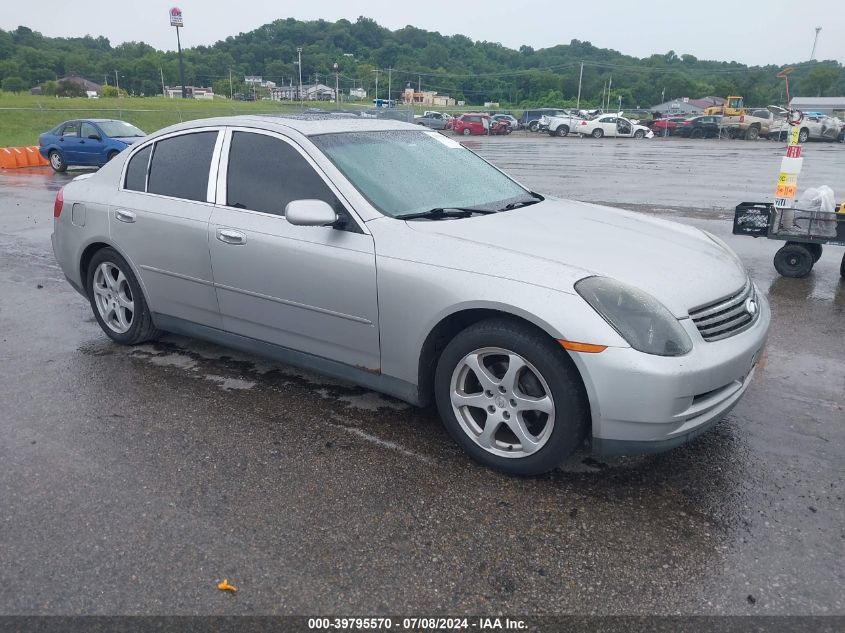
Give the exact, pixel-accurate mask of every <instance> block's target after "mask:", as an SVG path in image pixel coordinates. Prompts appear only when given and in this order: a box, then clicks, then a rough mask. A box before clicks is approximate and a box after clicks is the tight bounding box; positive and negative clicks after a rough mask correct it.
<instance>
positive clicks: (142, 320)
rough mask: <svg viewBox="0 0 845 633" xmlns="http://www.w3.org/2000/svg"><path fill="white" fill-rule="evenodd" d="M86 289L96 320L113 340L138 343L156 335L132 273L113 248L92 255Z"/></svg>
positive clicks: (129, 343)
mask: <svg viewBox="0 0 845 633" xmlns="http://www.w3.org/2000/svg"><path fill="white" fill-rule="evenodd" d="M87 289H88V299H89V301H90V303H91V309H92V310H93V311H94V316H95V317H96V319H97V323H99V324H100V327H101V328H102V329H103V332H105V333H106V334H107V335H108V336H109V338H111V339H112V340H113V341H116V342H118V343H121V344H123V345H137V344H138V343H143V342H144V341H149V340H150V339H153V338H156V337H157V336H158V334H159V333H158V330H156V329H155V326H154V325H153V321H152V315H151V314H150V311H149V308H148V307H147V302H146V300H145V299H144V294H143V292H142V291H141V286H140V284H139V283H138V280H137V279H136V277H135V274H134V273H133V272H132V269H131V268H130V267H129V264H128V263H127V262H126V260H125V259H123V257H121V256H120V254H119V253H118V252H117V251H115V250H114V249H113V248H103V249H101V250H99V251H97V252H96V253H95V254H94V257H92V258H91V263H90V264H89V265H88V279H87Z"/></svg>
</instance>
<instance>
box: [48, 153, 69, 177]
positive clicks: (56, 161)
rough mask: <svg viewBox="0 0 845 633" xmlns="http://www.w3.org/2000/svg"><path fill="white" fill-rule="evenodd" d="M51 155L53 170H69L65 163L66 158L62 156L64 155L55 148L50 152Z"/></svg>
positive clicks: (58, 171)
mask: <svg viewBox="0 0 845 633" xmlns="http://www.w3.org/2000/svg"><path fill="white" fill-rule="evenodd" d="M49 156H50V167H52V168H53V171H55V172H57V173H62V172H65V171H67V163H65V159H64V158H62V155H61V154H59V152H57V151H56V150H53V151H51V152H50V154H49Z"/></svg>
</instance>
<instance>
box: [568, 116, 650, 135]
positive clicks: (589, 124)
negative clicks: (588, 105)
mask: <svg viewBox="0 0 845 633" xmlns="http://www.w3.org/2000/svg"><path fill="white" fill-rule="evenodd" d="M572 132H573V133H577V134H581V135H582V136H592V137H593V138H601V137H602V136H618V137H622V138H652V137H653V136H654V132H652V131H651V130H649V129H648V128H647V127H646V126H644V125H638V124H636V123H634V122H633V121H631V120H630V119H626V118H625V117H622V116H617V115H615V114H605V115H602V116H599V117H596V118H595V119H592V120H590V121H581V123H580V124H579V125H578V127H577V128H576V129H574V130H572Z"/></svg>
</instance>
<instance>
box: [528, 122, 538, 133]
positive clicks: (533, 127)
mask: <svg viewBox="0 0 845 633" xmlns="http://www.w3.org/2000/svg"><path fill="white" fill-rule="evenodd" d="M539 129H540V122H539V121H531V123H529V124H528V131H529V132H536V131H537V130H539Z"/></svg>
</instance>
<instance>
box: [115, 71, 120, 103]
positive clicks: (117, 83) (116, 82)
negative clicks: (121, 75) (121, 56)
mask: <svg viewBox="0 0 845 633" xmlns="http://www.w3.org/2000/svg"><path fill="white" fill-rule="evenodd" d="M114 85H115V87H116V88H117V96H118V97H119V96H120V79H118V78H117V70H116V69H115V71H114Z"/></svg>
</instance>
